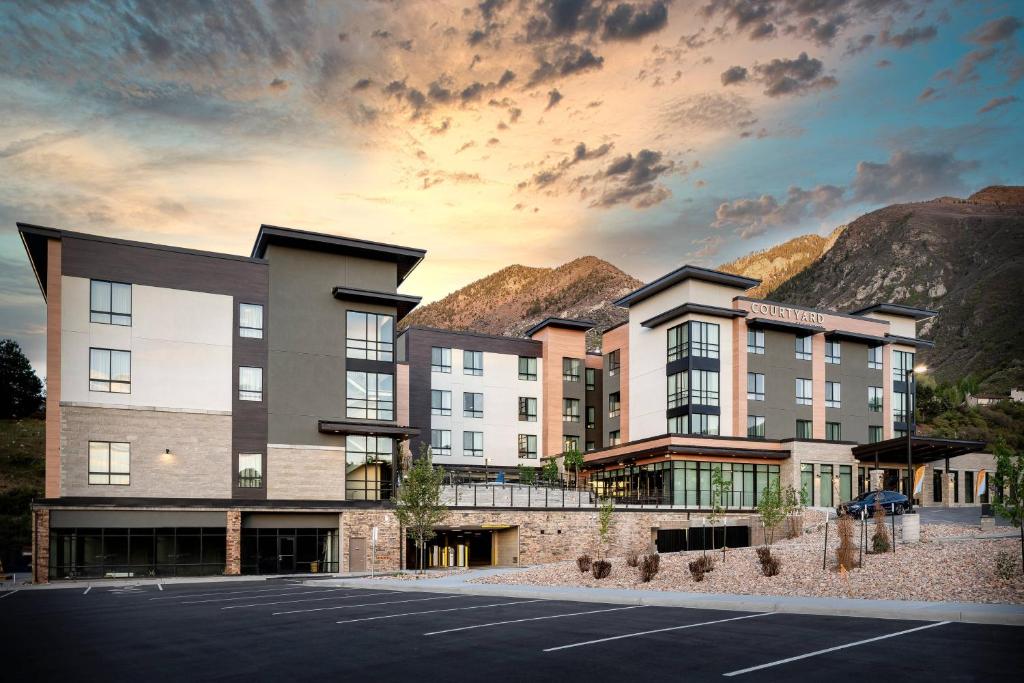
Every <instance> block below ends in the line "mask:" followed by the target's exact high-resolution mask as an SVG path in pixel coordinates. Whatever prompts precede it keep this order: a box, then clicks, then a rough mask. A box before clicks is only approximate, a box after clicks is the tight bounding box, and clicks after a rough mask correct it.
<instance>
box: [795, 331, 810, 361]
mask: <svg viewBox="0 0 1024 683" xmlns="http://www.w3.org/2000/svg"><path fill="white" fill-rule="evenodd" d="M796 359H797V360H810V359H811V335H807V336H805V337H797V338H796Z"/></svg>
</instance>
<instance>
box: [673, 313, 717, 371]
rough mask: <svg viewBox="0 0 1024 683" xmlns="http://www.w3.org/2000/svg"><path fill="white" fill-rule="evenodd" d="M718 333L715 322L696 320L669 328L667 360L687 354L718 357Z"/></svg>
mask: <svg viewBox="0 0 1024 683" xmlns="http://www.w3.org/2000/svg"><path fill="white" fill-rule="evenodd" d="M718 333H719V329H718V325H716V324H715V323H705V322H699V321H696V320H691V321H690V322H685V323H682V324H681V325H676V326H675V327H671V328H669V330H668V362H670V363H671V362H672V361H674V360H679V359H680V358H686V357H688V356H693V357H696V358H718V352H719V345H718V338H719V335H718Z"/></svg>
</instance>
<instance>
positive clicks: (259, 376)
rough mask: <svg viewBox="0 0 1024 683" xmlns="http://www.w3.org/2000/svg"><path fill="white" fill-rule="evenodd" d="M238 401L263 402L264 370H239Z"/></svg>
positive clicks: (242, 368) (241, 368) (245, 368)
mask: <svg viewBox="0 0 1024 683" xmlns="http://www.w3.org/2000/svg"><path fill="white" fill-rule="evenodd" d="M349 374H352V373H349ZM238 400H239V401H262V400H263V368H247V367H240V368H238Z"/></svg>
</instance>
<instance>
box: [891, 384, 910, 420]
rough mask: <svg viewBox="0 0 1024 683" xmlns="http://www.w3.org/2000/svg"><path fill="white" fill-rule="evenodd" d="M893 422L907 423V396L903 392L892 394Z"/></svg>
mask: <svg viewBox="0 0 1024 683" xmlns="http://www.w3.org/2000/svg"><path fill="white" fill-rule="evenodd" d="M892 420H893V422H906V421H907V395H906V394H905V393H904V392H902V391H894V392H892Z"/></svg>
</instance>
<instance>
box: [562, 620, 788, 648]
mask: <svg viewBox="0 0 1024 683" xmlns="http://www.w3.org/2000/svg"><path fill="white" fill-rule="evenodd" d="M769 614H772V612H760V613H758V614H746V615H744V616H742V617H729V618H728V619H716V620H715V621H704V622H701V623H699V624H683V625H682V626H669V627H667V628H656V629H653V630H651V631H638V632H637V633H623V634H622V635H620V636H609V637H608V638H598V639H597V640H585V641H583V642H582V643H569V644H568V645H559V646H558V647H549V648H547V649H546V650H544V652H555V651H557V650H568V649H570V648H573V647H583V646H584V645H596V644H597V643H607V642H609V641H612V640H622V639H623V638H636V637H639V636H647V635H651V634H652V633H665V632H667V631H682V630H683V629H686V628H695V627H697V626H710V625H711V624H721V623H723V622H726V621H739V620H740V619H754V618H756V617H766V616H768V615H769Z"/></svg>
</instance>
